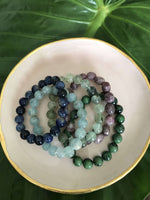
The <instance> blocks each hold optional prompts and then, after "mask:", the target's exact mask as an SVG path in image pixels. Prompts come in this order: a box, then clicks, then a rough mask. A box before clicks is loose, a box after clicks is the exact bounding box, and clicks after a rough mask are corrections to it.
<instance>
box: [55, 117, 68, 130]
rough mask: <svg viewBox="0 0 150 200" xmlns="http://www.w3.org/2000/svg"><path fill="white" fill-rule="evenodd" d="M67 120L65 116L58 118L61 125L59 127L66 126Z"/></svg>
mask: <svg viewBox="0 0 150 200" xmlns="http://www.w3.org/2000/svg"><path fill="white" fill-rule="evenodd" d="M66 124H67V122H66V121H65V119H64V118H58V119H56V125H57V126H58V127H59V128H62V127H64V126H66Z"/></svg>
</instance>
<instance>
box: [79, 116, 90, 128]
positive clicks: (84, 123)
mask: <svg viewBox="0 0 150 200" xmlns="http://www.w3.org/2000/svg"><path fill="white" fill-rule="evenodd" d="M77 124H78V127H79V128H86V127H87V125H88V122H87V120H86V119H84V118H81V119H79V120H78V122H77Z"/></svg>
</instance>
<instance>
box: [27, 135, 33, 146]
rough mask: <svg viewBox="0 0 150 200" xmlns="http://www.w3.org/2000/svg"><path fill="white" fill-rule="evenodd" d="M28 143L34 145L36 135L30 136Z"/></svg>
mask: <svg viewBox="0 0 150 200" xmlns="http://www.w3.org/2000/svg"><path fill="white" fill-rule="evenodd" d="M27 142H28V143H29V144H33V143H34V142H35V135H34V134H30V135H28V137H27Z"/></svg>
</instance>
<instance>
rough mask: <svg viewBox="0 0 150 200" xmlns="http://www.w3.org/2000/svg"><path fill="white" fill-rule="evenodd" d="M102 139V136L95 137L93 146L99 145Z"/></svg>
mask: <svg viewBox="0 0 150 200" xmlns="http://www.w3.org/2000/svg"><path fill="white" fill-rule="evenodd" d="M103 139H104V135H103V134H98V135H97V136H96V140H95V141H94V143H95V144H99V143H101V142H102V141H103Z"/></svg>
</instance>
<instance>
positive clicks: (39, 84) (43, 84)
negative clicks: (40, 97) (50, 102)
mask: <svg viewBox="0 0 150 200" xmlns="http://www.w3.org/2000/svg"><path fill="white" fill-rule="evenodd" d="M38 86H39V88H43V87H44V86H45V81H44V80H40V81H39V82H38Z"/></svg>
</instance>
